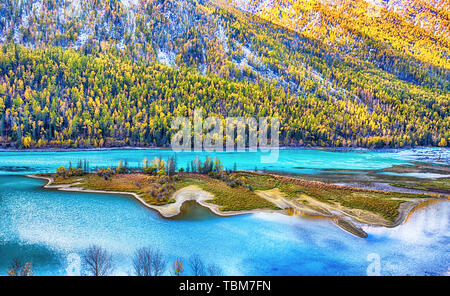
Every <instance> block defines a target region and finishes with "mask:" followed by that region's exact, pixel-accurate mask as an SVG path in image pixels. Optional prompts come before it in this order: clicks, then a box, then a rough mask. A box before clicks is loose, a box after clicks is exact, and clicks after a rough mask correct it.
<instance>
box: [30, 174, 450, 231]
mask: <svg viewBox="0 0 450 296" xmlns="http://www.w3.org/2000/svg"><path fill="white" fill-rule="evenodd" d="M24 176H25V177H28V178H33V179H40V180H45V181H47V183H46V184H45V185H43V186H42V187H43V188H45V189H51V190H59V191H66V192H79V193H94V194H95V193H97V194H117V195H126V196H131V197H132V198H134V199H135V200H136V201H138V202H139V203H140V204H141V205H143V206H145V207H146V208H148V209H152V210H154V211H156V212H157V213H158V215H159V216H161V217H162V218H173V217H176V216H178V215H180V214H181V208H182V205H183V204H184V203H185V202H187V201H195V202H196V203H197V204H199V205H200V206H202V207H205V208H207V209H209V210H210V211H211V212H212V213H213V214H215V215H216V216H219V217H231V216H238V215H246V214H256V213H279V214H284V215H288V216H292V215H290V214H289V213H288V212H287V209H288V208H291V209H293V211H294V215H297V216H311V217H315V218H324V219H329V220H330V221H331V222H332V223H334V224H335V225H336V226H338V227H339V228H341V229H342V230H344V231H346V232H348V233H350V234H352V235H355V236H357V237H360V238H366V237H367V233H366V232H365V231H364V230H363V229H362V227H363V226H364V225H369V226H378V227H386V228H395V227H397V226H399V225H401V224H403V223H405V222H406V221H407V220H408V217H409V216H410V215H411V214H412V213H413V212H414V210H415V209H416V208H418V207H420V206H421V205H422V204H424V203H427V202H430V201H434V200H441V198H435V199H433V198H430V199H426V200H418V199H414V200H405V201H404V202H403V203H401V204H400V205H399V208H398V216H397V218H396V219H395V220H394V221H392V222H391V223H389V222H388V223H386V221H382V220H380V219H379V217H376V216H375V215H372V214H370V213H368V214H367V215H366V216H363V217H361V216H358V215H356V214H355V213H354V212H353V211H348V210H345V209H343V208H340V207H336V206H326V205H325V206H324V204H323V203H321V202H319V201H316V203H315V204H314V206H313V207H311V206H308V207H305V206H299V205H298V204H293V203H290V202H288V200H287V199H285V198H284V197H282V196H277V197H275V198H274V196H271V194H270V192H273V191H274V190H275V191H276V189H273V190H268V191H260V192H259V193H258V195H259V196H260V197H263V198H265V199H266V200H268V201H270V202H272V203H274V204H275V205H277V206H279V207H280V208H281V210H273V209H252V210H242V211H226V212H224V211H221V210H220V206H219V205H216V204H212V203H208V201H209V200H211V199H213V197H214V195H213V194H211V193H209V192H207V191H204V190H202V189H201V188H199V187H198V186H196V185H190V186H187V187H184V188H181V189H179V190H177V191H176V192H175V193H173V197H172V198H173V199H174V200H175V202H173V203H169V204H165V205H161V206H158V205H151V204H148V203H147V202H146V201H145V200H144V199H143V198H142V197H141V196H140V195H139V194H137V193H134V192H126V191H106V190H94V189H85V188H82V187H77V185H79V184H80V183H79V182H75V183H70V184H57V185H53V182H54V179H53V178H52V177H46V176H39V175H24ZM340 187H341V186H340ZM268 193H269V194H268ZM277 200H278V202H277ZM447 200H448V198H447ZM280 202H281V203H280ZM353 210H354V209H353ZM354 211H355V210H354ZM356 211H358V210H356Z"/></svg>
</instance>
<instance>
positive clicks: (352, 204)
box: [47, 172, 429, 222]
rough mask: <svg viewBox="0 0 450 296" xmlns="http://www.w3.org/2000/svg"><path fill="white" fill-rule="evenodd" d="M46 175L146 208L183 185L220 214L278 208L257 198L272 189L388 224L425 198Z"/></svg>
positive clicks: (205, 180) (310, 186)
mask: <svg viewBox="0 0 450 296" xmlns="http://www.w3.org/2000/svg"><path fill="white" fill-rule="evenodd" d="M47 176H49V177H52V178H53V179H54V182H53V184H55V185H57V184H72V186H74V187H82V188H84V189H93V190H103V191H120V192H133V193H137V194H139V195H140V196H141V197H142V198H143V199H144V200H145V202H147V203H148V204H150V205H164V204H168V203H172V202H174V200H173V198H172V196H173V193H174V192H176V191H177V190H180V189H182V188H185V187H187V186H191V185H196V186H197V187H199V188H201V189H202V190H204V191H207V192H209V193H211V194H212V195H213V196H214V197H213V199H211V200H209V201H208V202H209V203H212V204H215V205H218V206H219V209H220V210H221V211H223V212H227V211H244V210H253V209H279V207H278V206H277V205H275V204H274V203H272V202H271V201H269V200H267V199H265V198H263V197H261V196H260V195H258V194H257V193H258V192H260V191H269V190H272V189H277V190H279V192H280V194H281V195H282V197H283V198H284V199H285V200H288V201H289V202H291V203H292V204H302V205H306V206H307V205H308V204H312V203H314V204H315V203H316V202H317V203H321V204H323V205H325V207H321V208H323V209H340V210H343V211H346V210H348V211H353V212H355V210H362V211H363V212H369V213H371V214H375V215H377V216H380V217H382V218H383V219H384V220H386V221H390V222H392V221H394V220H395V219H396V218H397V217H398V215H399V206H400V204H401V203H403V202H405V201H407V200H408V199H409V198H421V197H429V196H426V195H420V194H407V193H395V192H383V191H375V190H364V189H357V188H352V187H342V186H336V185H331V184H327V183H322V182H312V181H305V180H300V179H294V178H289V177H283V176H277V175H271V174H259V173H250V172H233V173H231V172H230V173H222V174H220V176H217V175H206V174H199V173H177V174H175V175H173V176H171V177H168V176H152V175H146V174H143V173H132V174H111V175H110V176H109V177H108V178H105V177H104V176H101V175H99V174H94V173H89V174H83V175H81V176H71V177H61V176H58V175H57V174H48V175H47ZM327 205H328V206H329V207H328V206H327ZM319 208H320V207H319ZM316 209H317V207H316ZM360 215H362V214H360Z"/></svg>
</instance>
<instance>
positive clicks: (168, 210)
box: [26, 175, 283, 218]
mask: <svg viewBox="0 0 450 296" xmlns="http://www.w3.org/2000/svg"><path fill="white" fill-rule="evenodd" d="M26 177H29V178H34V179H41V180H46V181H47V184H45V185H44V186H43V187H44V188H46V189H54V190H60V191H68V192H85V193H105V194H120V195H128V196H132V197H133V198H135V199H136V200H137V201H139V202H140V203H141V204H142V205H144V206H145V207H147V208H150V209H153V210H155V211H157V212H158V213H159V214H160V215H161V216H163V217H165V218H171V217H175V216H177V215H179V214H180V213H181V206H182V205H183V203H184V202H185V201H196V202H197V203H198V204H200V205H201V206H203V207H205V208H208V209H210V210H211V212H213V213H214V214H216V215H218V216H222V217H227V216H237V215H244V214H251V213H282V212H283V211H281V210H269V209H254V210H248V211H226V212H223V211H221V210H220V206H219V205H216V204H211V203H208V202H207V201H208V200H211V199H213V197H214V196H213V195H212V194H211V193H209V192H206V191H204V190H202V189H200V188H199V187H197V186H194V185H192V186H187V187H184V188H182V189H180V190H178V191H176V192H175V193H174V194H173V197H172V198H173V199H174V200H175V202H174V203H170V204H166V205H162V206H157V205H151V204H148V203H147V202H145V200H144V199H143V198H142V197H141V196H140V195H139V194H136V193H134V192H123V191H105V190H93V189H85V188H82V187H77V185H80V183H71V184H53V181H54V180H53V178H51V177H44V176H37V175H26Z"/></svg>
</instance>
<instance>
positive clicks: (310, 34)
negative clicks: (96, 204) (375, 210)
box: [0, 0, 450, 147]
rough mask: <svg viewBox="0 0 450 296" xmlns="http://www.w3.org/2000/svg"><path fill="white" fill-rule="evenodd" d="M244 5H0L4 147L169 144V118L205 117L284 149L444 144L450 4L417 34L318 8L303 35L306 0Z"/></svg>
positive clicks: (438, 6) (156, 0)
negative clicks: (271, 128) (248, 123)
mask: <svg viewBox="0 0 450 296" xmlns="http://www.w3.org/2000/svg"><path fill="white" fill-rule="evenodd" d="M235 2H237V1H235ZM239 2H241V3H229V2H228V3H226V2H225V1H213V2H210V1H188V0H178V1H169V0H166V1H162V0H146V1H145V0H144V1H139V0H129V1H124V0H123V1H114V0H109V1H108V0H107V1H97V0H92V1H86V0H85V1H60V0H52V1H48V0H44V1H36V0H35V1H33V0H28V1H26V0H24V1H18V0H14V1H13V0H3V1H1V2H0V42H1V51H0V52H1V54H0V116H1V118H0V131H1V134H0V135H1V139H2V140H1V141H2V143H3V145H4V146H11V145H12V146H15V147H91V146H95V147H104V146H124V145H134V146H166V145H168V144H169V143H170V135H171V134H172V132H173V131H171V130H170V122H171V120H172V119H173V117H174V116H179V115H183V116H189V115H191V113H192V112H193V110H194V108H195V107H198V106H201V107H202V108H203V109H204V113H205V115H214V114H215V115H218V116H221V117H224V116H277V117H280V120H281V124H282V129H281V134H280V136H281V140H282V142H283V144H285V145H294V146H297V145H313V146H317V145H319V146H363V147H383V146H390V147H403V146H414V145H434V146H437V145H440V146H447V145H448V140H449V137H450V131H449V125H450V121H449V116H448V114H449V110H448V108H449V107H448V106H449V100H450V69H449V56H448V55H449V51H448V26H447V27H445V21H447V24H448V9H447V10H446V9H445V7H444V6H442V5H443V4H442V3H440V2H439V1H435V5H431V4H427V6H426V7H427V8H428V9H430V10H432V9H434V10H436V11H439V13H436V14H430V15H433V16H434V18H431V17H429V18H427V19H428V20H429V23H430V25H422V26H419V25H417V26H416V25H415V24H414V22H413V21H412V20H408V21H406V20H404V17H403V16H402V14H400V13H397V12H392V9H390V8H389V7H390V6H388V5H387V4H385V5H384V6H383V7H382V9H383V10H382V11H383V13H387V14H389V15H390V14H391V13H392V14H394V16H395V17H393V18H392V19H389V20H390V22H389V23H388V24H387V25H386V26H382V25H379V26H377V25H372V23H367V24H366V22H368V17H369V16H367V15H366V14H365V13H362V12H361V11H359V10H357V9H356V8H355V11H356V12H352V13H354V14H351V16H352V17H355V15H356V14H357V13H360V15H362V16H361V18H362V19H361V20H360V21H359V20H357V21H355V22H348V17H347V16H346V15H344V14H342V13H338V14H336V10H327V9H329V8H327V7H328V6H327V5H325V4H322V3H313V6H311V7H312V8H311V9H310V10H309V12H308V13H310V14H311V13H316V14H318V15H320V20H321V21H320V22H319V23H320V25H318V24H319V23H317V25H314V26H312V25H311V24H310V19H309V18H308V19H306V22H307V23H308V24H309V27H307V28H309V29H299V28H303V27H302V26H300V24H302V22H304V20H303V18H301V17H299V13H300V12H302V13H304V12H303V10H302V9H304V7H306V6H302V5H300V6H299V5H298V3H300V1H288V0H286V1H264V3H266V4H268V3H269V4H271V5H272V6H270V5H265V6H262V4H261V3H262V2H263V1H239ZM244 2H245V3H244ZM291 2H298V3H297V6H294V7H296V8H298V7H301V9H297V10H292V9H291V10H289V11H291V12H292V11H293V12H292V13H294V14H293V15H289V16H288V18H286V16H285V15H284V12H283V11H284V10H283V9H285V7H288V6H287V5H288V4H289V3H291ZM310 2H311V1H310ZM313 2H314V1H313ZM398 2H402V3H403V2H405V3H406V2H407V1H398ZM415 2H417V3H419V1H415ZM433 3H434V2H433ZM291 4H292V3H291ZM293 4H295V3H293ZM293 4H292V5H293ZM397 4H398V3H397ZM346 5H350V4H346ZM398 5H399V4H398ZM444 5H446V4H445V3H444ZM235 7H237V8H239V9H237V8H235ZM255 7H256V8H255ZM276 7H278V8H276ZM408 7H409V6H408ZM411 7H412V6H411ZM442 7H444V8H442ZM274 9H279V11H278V10H277V12H274ZM308 9H309V8H308ZM421 11H422V10H421ZM249 12H251V13H254V14H256V15H254V14H250V13H249ZM259 16H260V17H262V19H261V18H260V17H259ZM275 16H276V17H275ZM420 17H421V16H420V15H418V16H417V15H416V16H415V17H414V20H416V19H420ZM294 18H295V19H296V21H295V22H289V21H288V19H294ZM378 18H379V17H378ZM399 20H401V21H399ZM421 20H422V22H425V21H424V20H423V17H422V19H421ZM418 22H419V21H418ZM431 23H432V24H433V25H431ZM277 24H279V25H281V26H278V25H277ZM355 24H360V25H358V26H356V25H355ZM393 24H395V26H394V25H393ZM364 26H366V27H367V28H366V29H365V28H364ZM408 26H412V27H414V28H417V31H414V30H411V27H408ZM433 26H434V27H433ZM390 27H391V28H392V30H390V29H389V28H390ZM432 27H433V28H437V29H431V28H432ZM370 28H374V30H379V31H377V32H383V34H384V35H380V34H378V33H376V34H375V33H373V34H372V33H370V32H366V31H367V30H369V29H370ZM333 32H335V33H333ZM404 34H407V35H405V36H403V35H404ZM395 35H396V36H397V37H396V38H397V39H398V41H395V42H394V41H393V40H394V39H395V38H394V37H395ZM377 36H378V37H377ZM380 36H381V37H380ZM419 37H421V38H420V39H419ZM408 43H409V44H412V45H411V46H408V45H407V44H408Z"/></svg>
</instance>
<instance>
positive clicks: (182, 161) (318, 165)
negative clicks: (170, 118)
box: [0, 148, 450, 175]
mask: <svg viewBox="0 0 450 296" xmlns="http://www.w3.org/2000/svg"><path fill="white" fill-rule="evenodd" d="M173 155H174V152H173V151H172V150H162V149H139V150H96V151H64V152H9V151H0V174H6V175H11V174H24V173H30V174H31V173H33V174H34V173H45V172H55V171H56V168H58V167H59V166H61V165H64V166H69V163H72V165H73V166H76V165H77V163H78V161H80V160H82V161H84V160H87V161H88V162H89V165H90V167H91V168H92V169H93V168H95V167H107V166H111V167H116V166H117V164H118V162H119V161H127V162H128V165H129V166H130V167H141V166H142V162H143V160H144V158H147V159H148V160H149V161H151V160H152V159H153V158H154V157H162V158H164V159H167V158H169V157H170V156H173ZM176 155H177V162H178V167H184V168H186V167H187V165H188V163H189V162H190V161H191V160H193V159H195V157H196V156H199V157H200V158H201V159H202V160H203V159H205V157H206V156H212V157H218V158H219V159H220V160H221V161H222V163H223V164H224V167H225V168H228V169H232V168H233V166H234V164H236V167H237V169H239V170H254V169H255V168H256V169H258V170H269V171H279V172H288V173H299V174H302V173H304V174H313V173H318V172H320V170H322V169H354V170H374V169H384V168H388V167H391V166H393V165H398V164H406V163H408V162H410V161H430V160H439V161H441V162H442V161H443V162H448V161H449V160H450V150H449V149H438V148H419V149H408V150H393V151H388V152H381V151H371V150H363V149H360V150H354V151H346V152H331V151H326V150H317V149H310V150H307V149H281V150H279V157H278V158H277V160H276V161H275V162H270V163H262V162H261V156H263V155H267V153H263V152H218V153H206V152H183V153H176Z"/></svg>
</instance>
